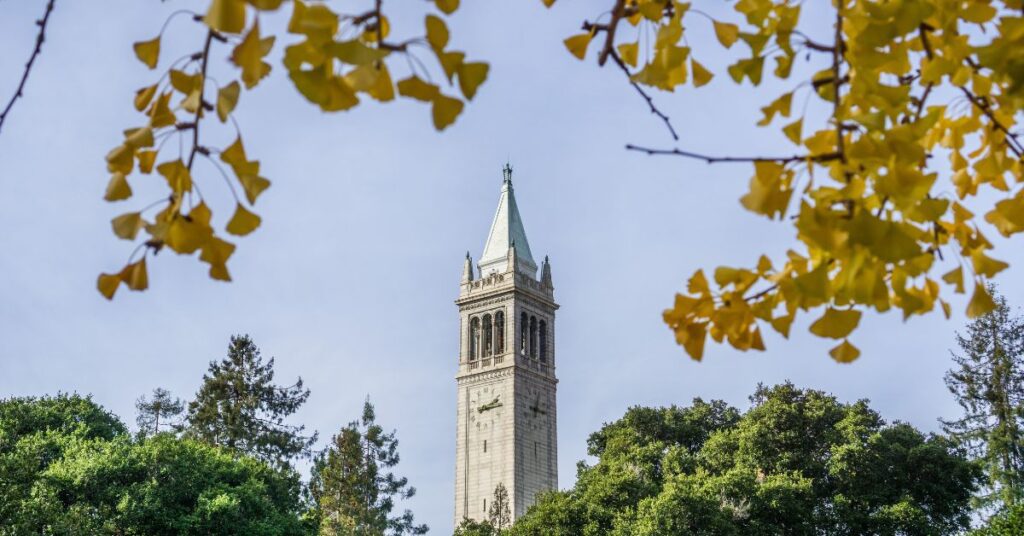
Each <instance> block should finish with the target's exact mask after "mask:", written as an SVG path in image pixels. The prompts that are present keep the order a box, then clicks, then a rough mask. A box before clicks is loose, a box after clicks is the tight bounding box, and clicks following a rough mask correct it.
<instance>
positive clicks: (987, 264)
mask: <svg viewBox="0 0 1024 536" xmlns="http://www.w3.org/2000/svg"><path fill="white" fill-rule="evenodd" d="M971 263H972V264H974V273H976V274H978V275H983V276H985V277H988V278H992V277H994V276H995V275H996V274H998V273H999V272H1002V271H1003V270H1005V269H1007V268H1009V267H1010V265H1009V264H1006V263H1005V262H1003V261H1000V260H996V259H993V258H992V257H989V256H987V255H985V253H984V252H983V251H982V250H980V249H976V250H974V251H973V252H971Z"/></svg>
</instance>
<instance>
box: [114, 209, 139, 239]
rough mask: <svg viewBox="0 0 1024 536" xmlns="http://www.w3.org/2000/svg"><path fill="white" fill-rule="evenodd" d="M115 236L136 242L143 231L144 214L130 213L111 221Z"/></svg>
mask: <svg viewBox="0 0 1024 536" xmlns="http://www.w3.org/2000/svg"><path fill="white" fill-rule="evenodd" d="M110 225H111V227H113V229H114V234H115V235H116V236H117V237H118V238H123V239H125V240H135V237H136V236H137V235H138V234H139V230H140V229H142V214H141V213H139V212H128V213H126V214H121V215H120V216H118V217H116V218H114V219H113V220H110Z"/></svg>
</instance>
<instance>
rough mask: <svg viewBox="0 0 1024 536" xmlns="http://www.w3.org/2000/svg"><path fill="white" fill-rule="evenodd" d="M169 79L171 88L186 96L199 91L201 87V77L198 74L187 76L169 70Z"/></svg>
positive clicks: (174, 70)
mask: <svg viewBox="0 0 1024 536" xmlns="http://www.w3.org/2000/svg"><path fill="white" fill-rule="evenodd" d="M170 78H171V87H173V88H174V89H176V90H178V91H180V92H182V93H184V94H186V95H188V94H190V93H192V92H193V91H195V90H196V89H199V87H200V85H202V84H201V82H202V76H201V75H200V74H199V73H193V74H188V73H186V72H185V71H180V70H178V69H171V72H170Z"/></svg>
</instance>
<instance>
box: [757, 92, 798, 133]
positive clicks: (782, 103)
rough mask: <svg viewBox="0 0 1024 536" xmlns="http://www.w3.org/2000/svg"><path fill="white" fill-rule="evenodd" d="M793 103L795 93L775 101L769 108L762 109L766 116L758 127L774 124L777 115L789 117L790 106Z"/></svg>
mask: <svg viewBox="0 0 1024 536" xmlns="http://www.w3.org/2000/svg"><path fill="white" fill-rule="evenodd" d="M792 103H793V92H792V91H790V92H789V93H785V94H783V95H782V96H780V97H779V98H777V99H775V100H773V101H772V102H771V103H770V104H769V105H768V106H765V107H764V108H761V112H762V113H763V114H764V118H763V119H761V120H760V121H758V122H757V126H760V127H763V126H765V125H767V124H769V123H771V122H772V119H773V118H774V117H775V114H781V115H782V116H783V117H789V110H790V106H791V105H792Z"/></svg>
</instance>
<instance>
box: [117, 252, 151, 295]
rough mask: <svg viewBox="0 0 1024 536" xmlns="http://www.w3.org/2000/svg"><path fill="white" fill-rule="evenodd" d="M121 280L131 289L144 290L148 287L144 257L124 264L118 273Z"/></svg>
mask: <svg viewBox="0 0 1024 536" xmlns="http://www.w3.org/2000/svg"><path fill="white" fill-rule="evenodd" d="M118 277H120V278H121V281H124V284H125V285H126V286H127V287H128V288H130V289H132V290H146V289H147V288H149V277H148V276H147V274H146V258H145V257H143V258H142V259H140V260H139V261H138V262H134V263H132V264H129V265H128V266H125V267H124V269H123V270H121V273H120V274H118Z"/></svg>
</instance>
